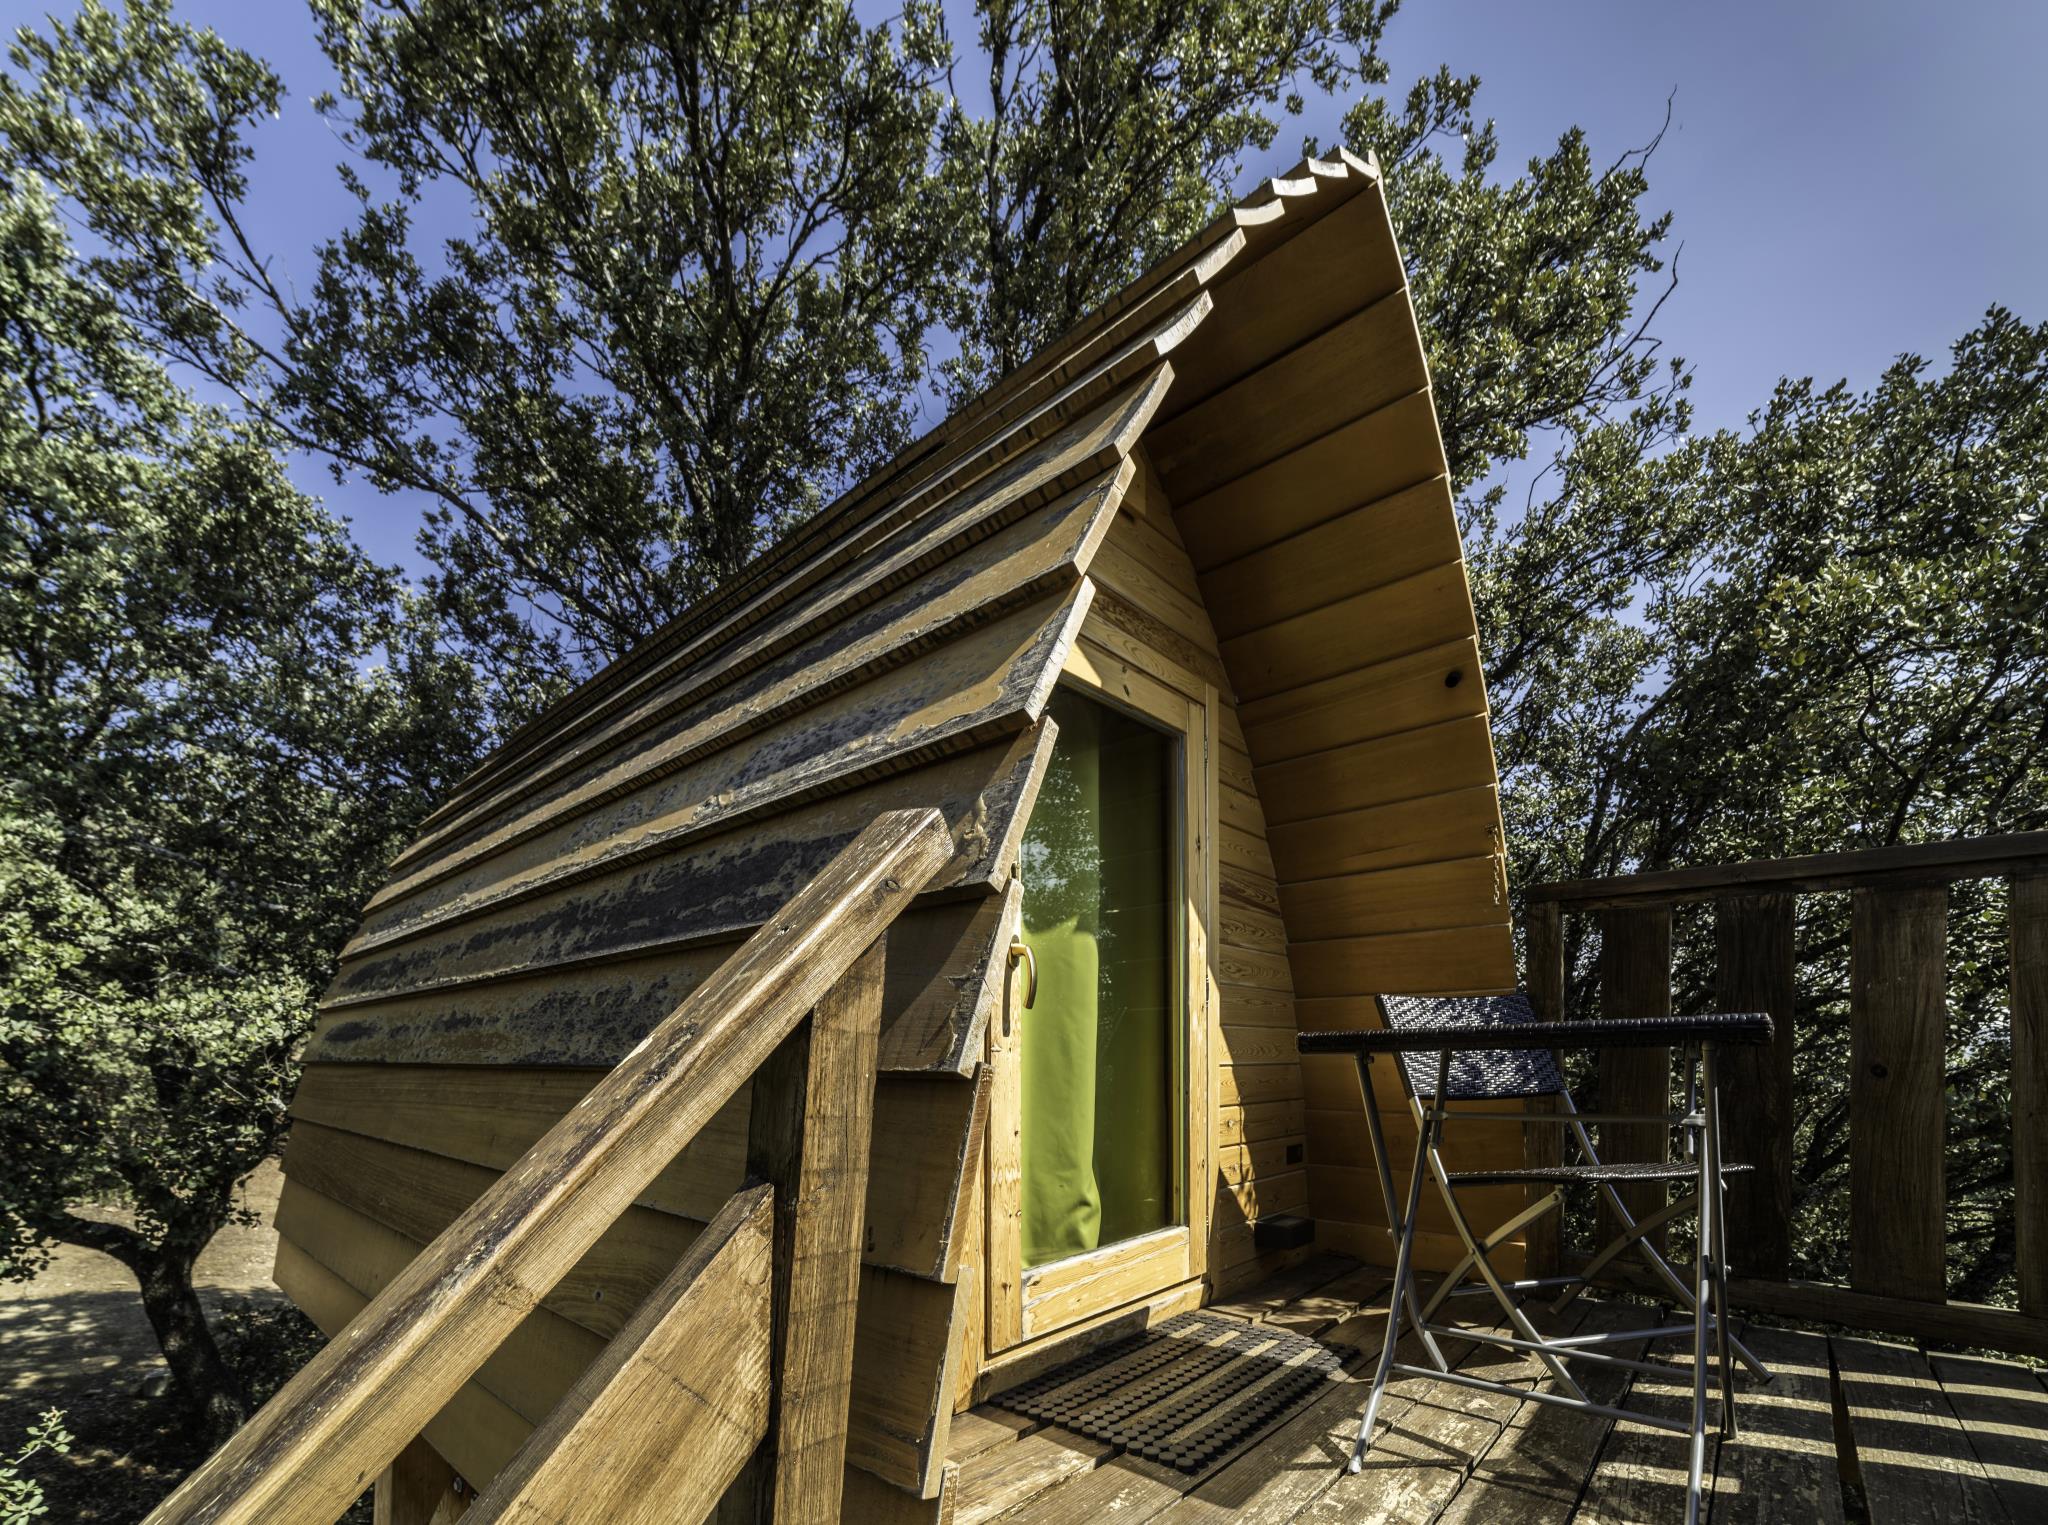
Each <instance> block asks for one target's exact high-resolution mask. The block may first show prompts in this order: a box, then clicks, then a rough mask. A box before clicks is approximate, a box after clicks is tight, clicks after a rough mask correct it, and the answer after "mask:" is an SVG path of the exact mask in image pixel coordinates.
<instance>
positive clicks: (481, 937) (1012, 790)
mask: <svg viewBox="0 0 2048 1525" xmlns="http://www.w3.org/2000/svg"><path fill="white" fill-rule="evenodd" d="M1051 735H1052V733H1051V730H1050V729H1049V728H1047V727H1044V726H1039V727H1034V728H1033V729H1031V730H1028V731H1024V732H1021V733H1019V734H1018V735H1016V736H1013V737H1011V738H1010V739H1009V740H1007V741H1003V742H1000V743H998V744H996V745H994V746H988V747H980V748H976V749H974V750H972V751H968V752H963V753H961V754H959V755H958V756H955V757H951V758H948V759H946V760H944V761H943V762H940V763H938V764H936V765H935V766H931V767H926V768H922V769H919V770H916V771H915V772H913V773H909V774H902V775H898V776H896V777H893V778H889V779H885V780H883V781H881V782H879V783H875V784H869V785H867V786H865V787H862V788H857V789H855V790H853V791H851V792H849V793H846V794H841V795H835V796H833V797H831V798H829V799H826V800H822V801H817V802H814V803H812V804H810V805H807V806H805V807H803V808H802V809H792V810H790V811H789V812H788V813H787V814H786V815H784V816H783V817H782V818H780V819H778V820H776V821H774V822H771V823H767V824H764V825H762V826H760V827H758V828H757V829H755V830H752V831H738V832H728V833H723V834H720V835H717V836H710V837H707V838H706V840H705V841H704V842H703V843H701V844H700V845H698V846H697V847H696V849H695V850H694V851H692V850H686V849H687V848H688V846H689V844H688V843H687V842H676V843H674V844H673V846H672V848H671V850H669V851H667V852H666V854H665V855H664V856H661V857H656V858H650V859H649V860H647V861H644V862H630V861H629V862H624V863H620V864H619V865H618V868H617V871H616V872H613V873H608V874H606V875H605V876H604V877H603V878H598V879H592V880H588V881H581V882H573V883H569V884H566V885H563V886H562V887H560V888H558V889H555V890H552V891H550V892H549V893H547V894H546V895H543V896H540V897H537V898H535V899H532V900H522V901H517V902H515V903H513V904H510V905H506V906H502V907H499V908H497V909H495V910H493V911H491V912H490V913H489V914H487V915H483V916H479V917H476V918H475V919H472V920H468V921H465V922H462V923H460V924H457V925H452V926H448V927H445V928H440V929H437V930H436V931H435V932H434V933H433V935H429V936H424V937H419V938H416V939H412V940H408V941H406V942H404V943H401V944H398V945H396V946H392V947H388V948H385V949H381V950H379V951H377V952H374V953H370V954H365V955H362V956H358V957H354V958H350V959H348V960H346V961H345V962H344V963H343V965H342V969H341V972H340V974H338V975H337V976H336V977H335V981H334V984H333V986H332V987H331V988H330V989H329V991H328V996H327V1004H328V1006H329V1007H330V1008H333V1007H335V1006H337V1005H339V1004H340V1003H342V1002H365V1001H369V1000H371V999H377V1000H389V999H390V998H392V997H394V996H411V997H420V998H426V997H430V996H431V997H432V998H434V999H438V998H439V997H440V995H441V994H442V992H443V991H444V990H445V989H447V988H448V987H450V986H453V985H456V984H465V983H472V982H480V981H485V980H501V979H510V978H517V977H521V976H530V975H536V974H538V973H540V972H541V971H542V970H543V969H547V970H548V971H549V972H551V973H559V972H561V970H562V967H563V966H565V965H576V964H582V965H588V964H594V963H598V962H600V961H613V960H618V959H622V958H632V957H638V956H642V955H646V954H651V953H657V952H667V951H672V950H676V949H678V948H679V947H688V946H690V945H691V944H692V943H712V942H720V941H725V940H728V939H731V938H734V937H735V936H736V935H739V934H742V933H744V932H745V931H746V930H747V929H749V928H751V927H756V926H759V925H761V924H762V923H763V922H764V921H765V920H766V919H767V918H769V917H770V916H772V915H774V914H775V912H776V911H777V910H778V909H779V908H780V906H781V905H782V904H783V903H785V902H786V901H787V900H788V899H789V897H790V896H791V895H793V894H795V893H797V892H798V890H799V889H800V887H801V886H802V885H804V884H805V883H807V882H809V880H810V879H811V877H812V876H813V875H815V874H816V873H817V872H818V871H819V870H820V869H821V868H823V867H824V866H825V865H826V864H827V863H829V862H831V861H832V858H833V856H834V855H835V854H836V853H838V852H839V851H842V850H843V849H844V847H845V845H846V844H847V843H848V842H850V841H852V840H853V839H854V837H855V836H856V834H858V833H859V831H860V830H861V829H862V828H863V826H864V825H865V824H866V823H867V822H868V821H871V820H873V819H874V818H875V817H876V816H877V815H878V814H880V813H882V812H884V811H888V810H894V809H906V808H917V807H918V806H921V805H929V806H935V807H936V808H937V809H938V810H940V811H941V812H942V814H943V817H944V820H945V822H946V825H947V828H948V830H949V833H950V837H951V843H950V849H949V852H948V857H947V861H946V863H945V864H944V865H942V866H941V868H940V870H939V872H938V874H937V875H935V876H934V883H933V888H934V890H951V889H964V888H970V887H974V888H993V887H995V885H994V884H993V883H991V881H992V880H995V879H996V877H997V875H998V874H999V872H1000V873H1004V874H1006V872H1007V867H1008V865H1007V862H1006V861H1005V858H1006V855H1007V854H1008V853H1009V852H1011V851H1013V850H1014V843H1015V837H1014V830H1013V829H1014V828H1019V827H1021V817H1022V816H1024V815H1025V814H1027V813H1028V806H1029V804H1030V801H1031V799H1032V798H1034V797H1035V794H1036V790H1037V786H1038V779H1039V776H1040V772H1041V770H1042V768H1043V765H1044V756H1043V755H1042V754H1043V753H1044V752H1045V751H1046V749H1048V748H1049V746H1050V743H1051ZM656 845H660V846H664V847H669V846H670V844H656ZM427 1009H428V1011H430V1012H431V1011H432V1010H433V1001H432V1000H430V1001H428V1003H427ZM337 1025H339V1024H337ZM455 1025H456V1024H455V1023H454V1022H453V1021H452V1020H450V1021H444V1022H442V1023H441V1027H442V1029H443V1031H444V1032H445V1031H448V1030H449V1029H451V1028H453V1027H454V1026H455ZM325 1036H326V1034H325V1032H324V1031H323V1041H324V1040H325ZM335 1041H337V1042H339V1041H342V1038H341V1035H340V1034H337V1036H336V1039H335ZM333 1052H336V1051H331V1050H323V1051H322V1053H323V1057H327V1056H330V1055H331V1054H332V1053H333ZM539 1062H564V1063H573V1062H576V1061H575V1060H574V1059H572V1058H571V1057H570V1056H569V1055H568V1054H567V1053H566V1052H564V1053H562V1054H561V1055H559V1056H557V1057H554V1058H552V1059H548V1058H543V1059H541V1060H540V1061H539Z"/></svg>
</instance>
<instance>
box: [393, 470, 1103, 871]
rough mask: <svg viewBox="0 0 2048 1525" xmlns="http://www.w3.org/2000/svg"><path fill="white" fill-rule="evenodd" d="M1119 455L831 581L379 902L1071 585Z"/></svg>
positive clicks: (972, 510) (533, 786)
mask: <svg viewBox="0 0 2048 1525" xmlns="http://www.w3.org/2000/svg"><path fill="white" fill-rule="evenodd" d="M1098 453H1100V452H1098ZM1109 454H1110V455H1111V457H1112V459H1111V461H1110V463H1109V464H1108V465H1107V466H1106V467H1105V468H1104V469H1103V470H1102V471H1101V472H1100V473H1099V474H1098V475H1096V476H1094V477H1092V478H1091V479H1089V480H1088V481H1086V482H1085V483H1084V484H1083V485H1082V486H1080V487H1078V488H1076V489H1074V490H1073V491H1071V492H1067V493H1064V494H1061V495H1060V496H1058V497H1056V498H1054V500H1053V501H1052V502H1051V503H1050V504H1045V505H1043V506H1040V504H1039V499H1040V498H1041V497H1042V496H1043V495H1042V494H1040V493H1033V494H1028V495H1026V496H1025V497H1023V498H1021V499H1013V500H1009V501H1006V502H1001V503H1000V504H999V506H997V507H995V508H993V509H991V508H990V506H989V505H988V504H987V503H985V502H981V501H978V500H977V501H975V502H971V503H969V504H965V505H962V507H961V508H960V509H959V510H958V511H956V513H954V514H952V515H948V516H946V517H945V518H943V519H941V520H940V521H939V522H937V523H935V524H932V525H930V526H928V527H925V526H920V528H921V530H922V533H921V534H920V535H919V536H917V537H916V538H914V539H913V540H911V541H910V542H909V543H907V544H905V545H903V546H901V547H896V548H894V553H893V554H891V555H889V556H887V557H885V558H882V559H881V560H880V563H879V564H878V565H875V566H868V565H864V564H856V565H855V566H853V567H851V568H849V569H848V570H847V572H846V573H844V574H842V577H841V578H838V579H834V581H833V582H832V583H831V584H828V585H827V586H826V587H825V588H823V589H821V590H820V600H821V602H823V607H822V608H813V607H812V606H811V605H808V604H807V605H805V606H803V607H802V608H800V609H798V610H795V611H793V612H792V615H791V617H790V618H789V619H787V620H785V621H784V622H783V623H782V624H781V625H779V626H777V627H776V628H774V629H772V630H769V631H767V632H764V633H763V635H762V636H761V637H759V638H757V639H756V640H755V641H753V642H748V643H744V644H743V645H741V646H740V647H739V648H737V649H734V650H730V651H721V652H719V653H718V655H717V658H716V660H715V661H714V662H713V663H711V664H710V666H709V668H708V669H693V670H691V671H689V672H687V673H683V674H680V675H678V676H677V678H676V679H675V680H674V681H672V682H667V683H664V684H663V685H661V686H660V687H658V688H656V689H654V690H653V691H652V692H650V693H649V694H648V695H647V696H646V697H645V698H644V699H643V700H642V701H641V702H640V703H638V704H637V705H635V706H633V707H632V708H631V709H629V710H626V711H622V712H621V713H620V714H619V715H618V716H617V717H615V718H614V719H613V720H611V721H610V722H608V723H607V724H605V725H603V726H601V727H599V728H597V729H596V730H594V731H592V732H591V733H590V734H588V735H587V736H585V737H583V738H582V739H581V740H580V741H579V742H578V743H577V744H576V745H575V746H573V747H569V748H566V749H565V750H564V751H563V752H562V753H561V755H560V756H558V757H557V758H556V759H555V760H554V761H553V762H551V763H550V764H549V765H548V766H547V767H545V768H543V769H540V770H539V771H537V772H534V773H532V774H530V775H529V776H527V777H524V778H522V779H521V780H520V781H519V784H518V786H517V788H516V789H511V788H508V789H505V790H500V791H497V792H495V793H493V794H492V795H491V796H490V798H489V800H488V801H487V802H480V804H479V808H478V810H477V811H475V812H472V813H471V814H470V815H468V816H465V817H462V818H459V819H457V820H455V821H451V822H449V823H448V824H447V825H446V826H445V827H443V828H442V829H441V830H440V831H439V832H437V833H436V834H435V835H433V836H432V837H428V838H423V839H422V840H421V841H420V842H419V843H418V844H416V845H415V846H414V847H413V848H411V849H409V850H408V852H407V853H406V855H405V856H404V857H403V858H402V859H401V860H400V861H399V862H398V864H397V865H396V866H395V870H394V876H393V879H392V881H391V882H390V883H389V884H387V885H386V886H385V887H384V888H383V889H382V890H381V891H380V892H379V895H378V898H377V900H376V902H374V903H375V904H379V905H381V904H384V903H387V902H390V901H392V900H396V899H400V898H403V897H404V896H405V895H406V894H409V893H411V892H412V891H413V890H414V889H416V888H418V887H419V886H421V885H424V884H426V883H429V882H431V881H432V880H433V879H435V878H439V877H445V876H446V875H447V874H449V873H451V872H453V871H454V870H455V869H456V868H457V867H459V866H460V864H461V863H462V862H464V861H465V860H467V859H471V858H474V857H476V856H478V855H479V854H480V853H482V852H484V851H486V850H502V849H503V847H505V846H506V845H509V844H510V843H511V842H513V841H516V840H518V838H519V836H520V834H521V833H522V832H524V833H527V834H530V833H531V832H532V831H534V830H536V829H539V827H540V826H542V825H544V824H545V823H546V822H547V821H548V820H549V819H551V818H553V817H556V816H560V815H563V814H566V813H570V812H572V811H574V810H576V809H579V808H589V806H590V805H591V804H592V803H593V802H596V801H599V800H602V799H604V798H609V797H615V796H616V795H618V794H620V793H622V792H624V791H625V790H626V789H627V788H629V787H630V786H631V784H632V782H633V781H634V780H635V779H636V778H639V777H642V776H648V775H654V774H659V773H665V772H672V771H674V770H676V769H678V768H681V767H683V766H686V765H687V764H688V763H690V762H692V761H695V760H696V759H698V758H700V757H704V756H708V755H710V754H711V753H713V752H715V751H717V750H718V749H720V748H723V747H728V746H733V745H737V744H738V743H740V742H742V741H744V740H745V738H746V737H748V736H751V735H754V734H756V733H758V732H760V731H762V730H765V729H767V728H768V727H769V726H771V725H773V724H775V723H776V722H777V721H779V720H783V719H786V718H788V717H789V716H790V715H792V714H796V713H800V712H801V711H802V710H804V709H806V708H809V707H812V706H814V705H816V704H818V703H820V702H821V701H822V700H824V699H826V698H829V697H830V696H831V695H832V694H834V693H837V692H839V691H842V690H844V689H846V688H849V687H852V686H854V685H855V684H857V683H861V682H864V681H868V680H870V679H872V678H873V677H875V676H877V675H878V674H880V673H883V672H886V671H888V670H889V669H890V668H892V667H896V666H901V665H902V664H903V663H905V662H907V661H913V660H916V659H917V658H918V657H919V656H921V655H922V654H923V653H925V652H926V651H929V650H930V649H932V648H933V647H934V646H937V645H940V644H943V643H944V642H946V641H948V640H953V639H958V638H959V637H960V636H961V635H964V634H965V633H966V632H968V631H970V630H972V629H974V628H976V627H977V626H979V625H982V624H986V623H988V622H989V621H990V620H992V619H995V618H999V617H1000V616H1002V615H1003V614H1006V613H1008V612H1010V611H1012V610H1014V609H1016V608H1019V607H1021V606H1023V605H1025V604H1028V603H1030V602H1033V601H1034V600H1036V599H1038V598H1041V597H1044V596H1046V595H1047V594H1049V593H1052V592H1055V591H1057V589H1058V587H1059V586H1060V585H1061V584H1062V583H1066V582H1071V581H1072V580H1073V579H1074V578H1075V577H1076V576H1078V575H1079V570H1078V567H1079V565H1080V564H1085V562H1086V560H1087V559H1088V556H1089V553H1090V551H1091V549H1092V545H1093V542H1094V540H1095V539H1096V538H1098V537H1099V535H1100V533H1101V529H1102V525H1103V522H1104V520H1105V519H1106V517H1107V515H1108V514H1109V513H1111V512H1113V511H1114V507H1115V503H1116V501H1117V500H1118V499H1119V498H1120V497H1121V495H1122V493H1123V490H1124V488H1125V486H1126V484H1127V483H1128V480H1129V477H1130V474H1131V466H1130V464H1129V461H1128V459H1126V458H1121V457H1116V456H1115V455H1114V452H1109ZM1092 460H1093V457H1092V456H1091V458H1090V461H1091V464H1092ZM1063 475H1064V474H1063ZM842 582H844V583H846V584H848V586H844V587H842V586H840V584H841V583H842Z"/></svg>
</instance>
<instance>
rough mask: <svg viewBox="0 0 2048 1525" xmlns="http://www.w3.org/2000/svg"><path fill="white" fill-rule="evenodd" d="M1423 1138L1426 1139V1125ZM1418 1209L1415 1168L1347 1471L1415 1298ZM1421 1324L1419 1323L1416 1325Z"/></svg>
mask: <svg viewBox="0 0 2048 1525" xmlns="http://www.w3.org/2000/svg"><path fill="white" fill-rule="evenodd" d="M1368 1105H1370V1101H1368ZM1423 1138H1424V1139H1425V1140H1426V1139H1427V1138H1428V1129H1427V1125H1425V1127H1424V1131H1423ZM1418 1152H1419V1151H1418ZM1421 1208H1422V1172H1421V1171H1420V1170H1419V1169H1418V1170H1415V1171H1413V1172H1411V1173H1410V1175H1409V1177H1408V1211H1407V1212H1405V1213H1403V1214H1402V1215H1401V1224H1400V1228H1399V1233H1400V1236H1401V1237H1400V1241H1399V1246H1398V1248H1397V1249H1396V1250H1395V1252H1394V1287H1393V1292H1392V1294H1391V1295H1390V1296H1389V1297H1388V1298H1387V1337H1386V1339H1385V1341H1384V1342H1383V1343H1382V1344H1381V1346H1380V1364H1379V1368H1378V1369H1377V1370H1376V1371H1374V1373H1373V1377H1372V1392H1371V1394H1370V1395H1369V1396H1368V1397H1367V1398H1366V1400H1365V1413H1364V1415H1363V1416H1362V1417H1361V1418H1360V1419H1359V1421H1358V1439H1357V1440H1356V1441H1355V1442H1353V1444H1352V1447H1351V1462H1350V1464H1349V1466H1348V1467H1347V1468H1346V1470H1347V1471H1351V1472H1357V1471H1360V1470H1362V1469H1363V1468H1364V1466H1365V1453H1366V1452H1367V1451H1368V1450H1369V1449H1371V1447H1372V1432H1373V1425H1374V1422H1375V1421H1376V1420H1377V1419H1378V1418H1379V1411H1380V1399H1381V1398H1382V1397H1384V1396H1385V1394H1386V1391H1387V1378H1388V1376H1389V1375H1391V1374H1392V1372H1393V1369H1394V1347H1395V1346H1396V1345H1398V1344H1399V1343H1400V1341H1401V1310H1402V1308H1404V1307H1406V1306H1409V1305H1410V1303H1411V1302H1412V1300H1413V1297H1414V1293H1413V1291H1412V1289H1411V1287H1410V1283H1411V1281H1412V1280H1413V1279H1414V1276H1415V1218H1416V1214H1417V1213H1418V1212H1420V1211H1421ZM1420 1327H1421V1326H1420V1324H1419V1323H1418V1324H1417V1328H1418V1329H1420Z"/></svg>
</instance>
